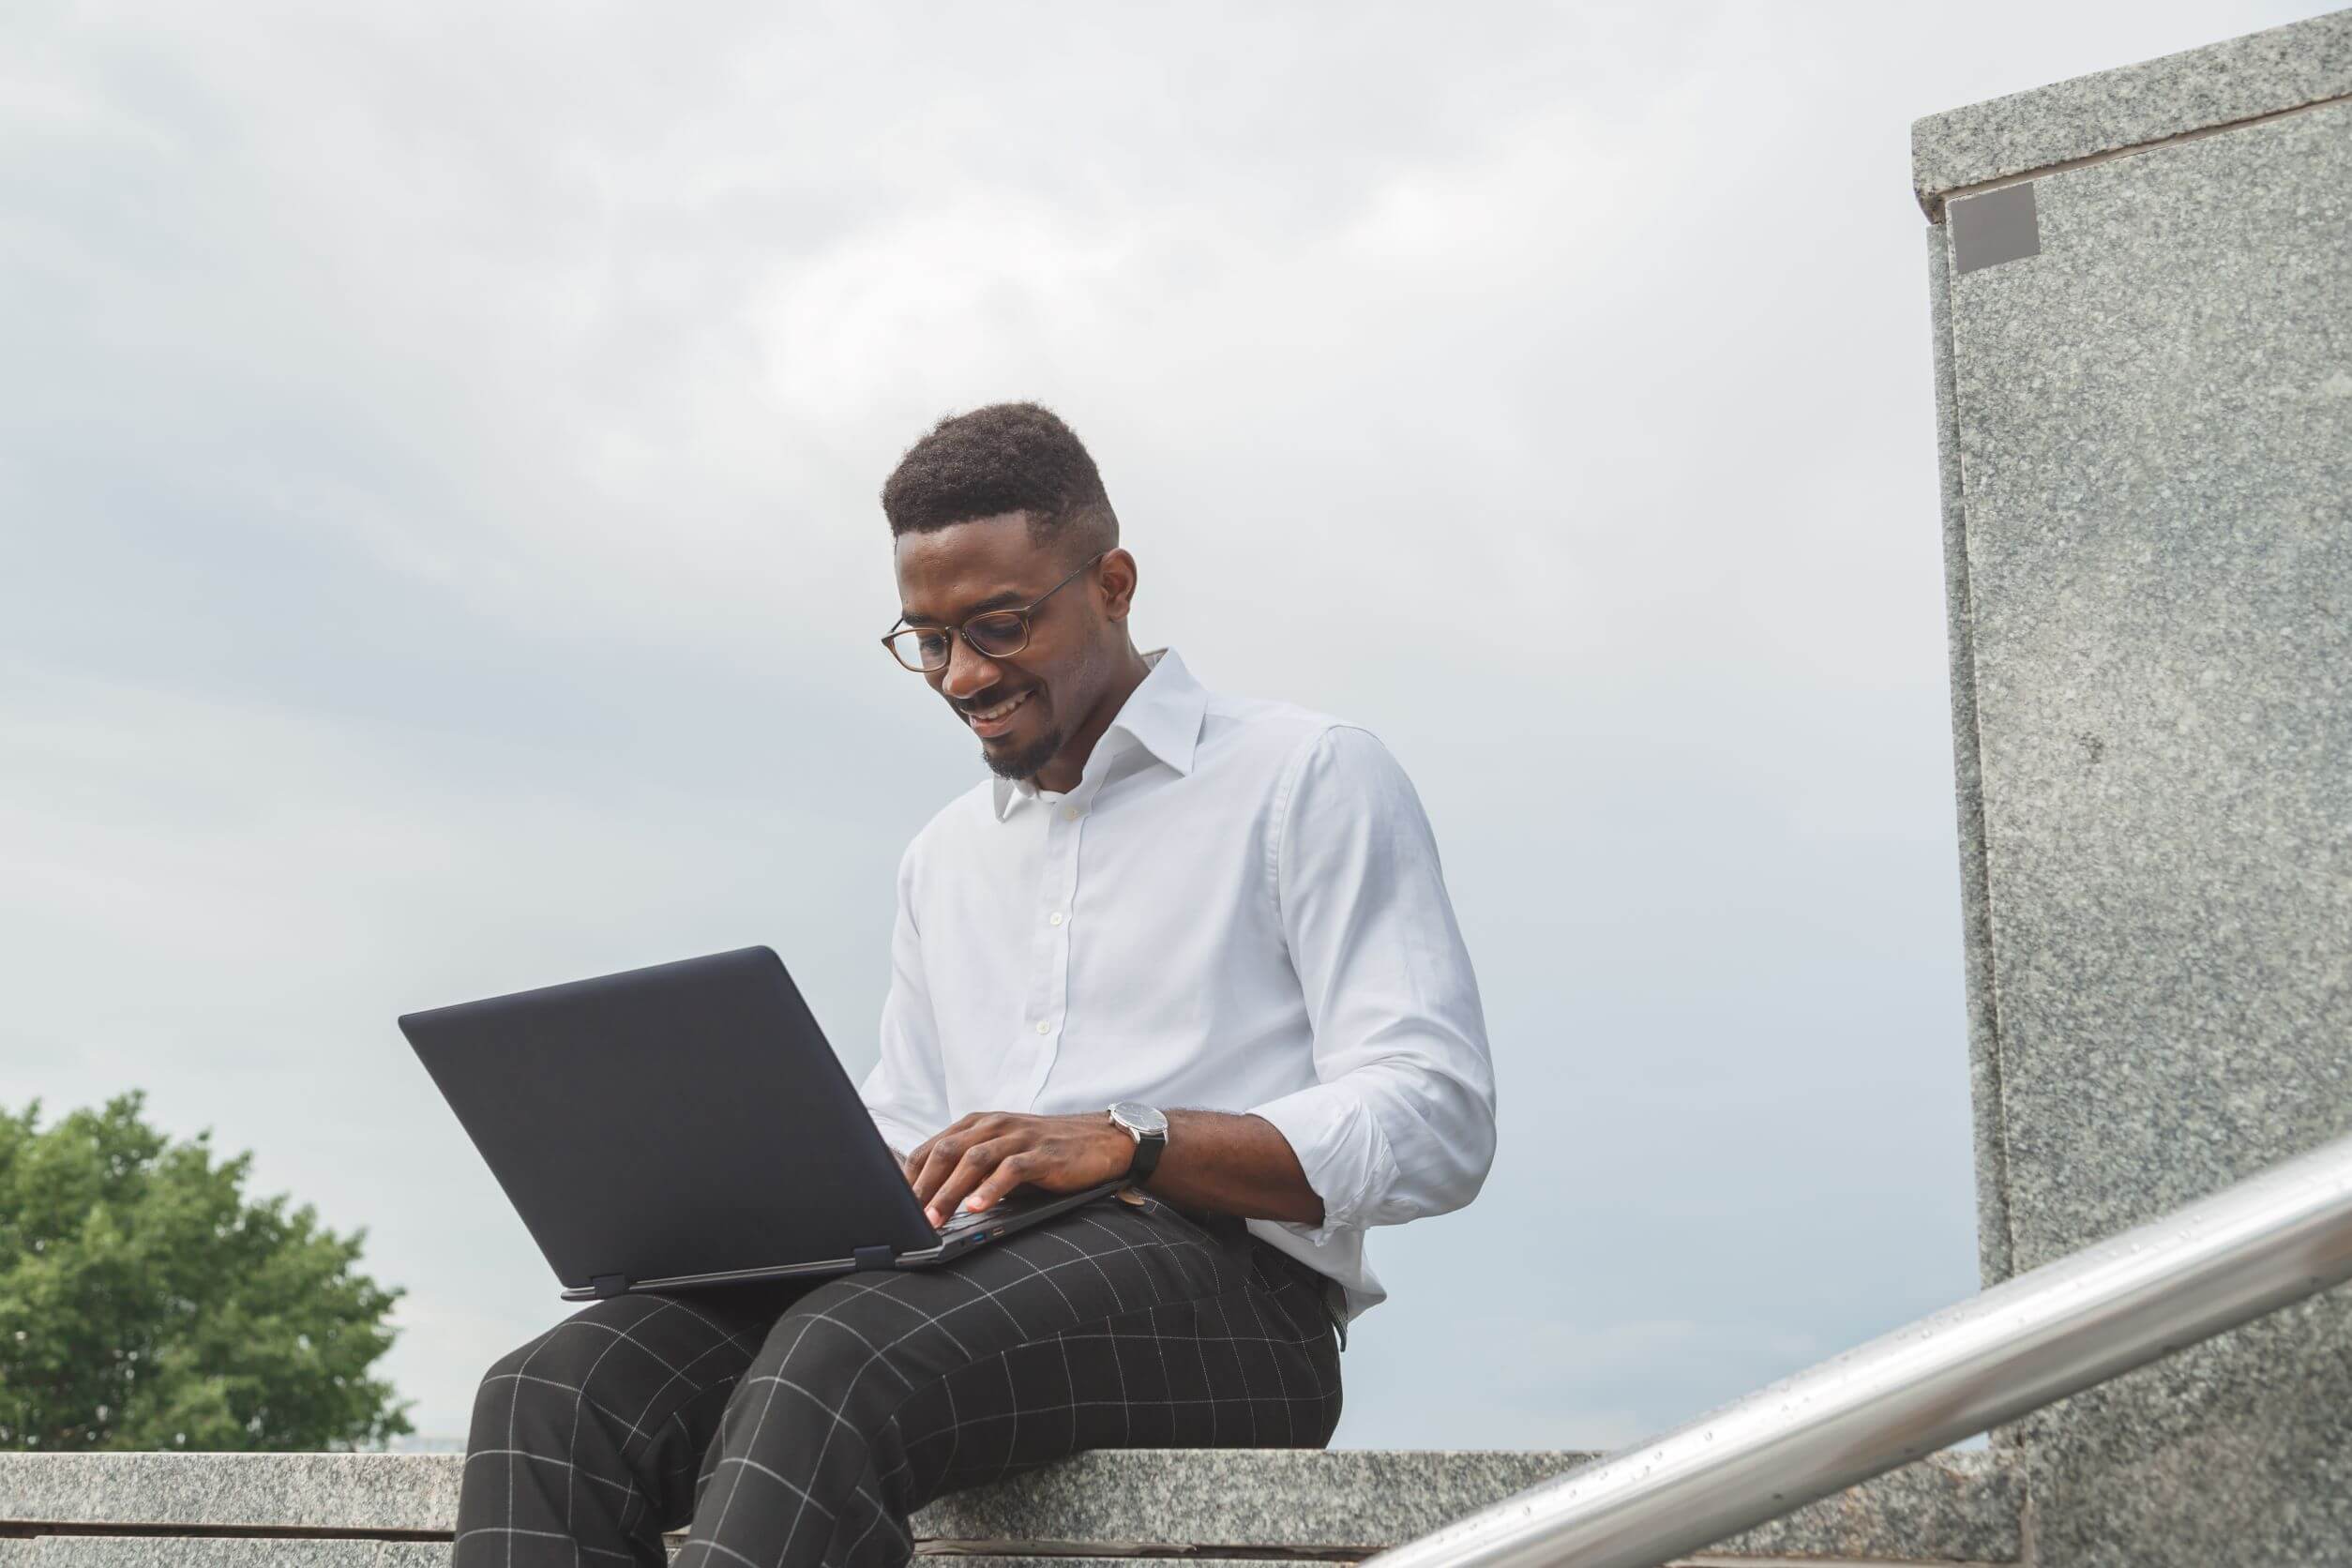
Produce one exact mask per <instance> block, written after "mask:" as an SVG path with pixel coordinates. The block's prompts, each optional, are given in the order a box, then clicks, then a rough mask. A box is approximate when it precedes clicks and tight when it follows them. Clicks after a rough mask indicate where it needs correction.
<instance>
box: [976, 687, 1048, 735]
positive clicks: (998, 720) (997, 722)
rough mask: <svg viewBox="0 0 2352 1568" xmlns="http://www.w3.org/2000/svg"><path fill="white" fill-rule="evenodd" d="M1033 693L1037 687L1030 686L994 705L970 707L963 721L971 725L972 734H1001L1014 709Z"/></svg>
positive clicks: (1010, 719) (1009, 721)
mask: <svg viewBox="0 0 2352 1568" xmlns="http://www.w3.org/2000/svg"><path fill="white" fill-rule="evenodd" d="M1035 695H1037V688H1036V687H1034V686H1032V687H1030V688H1029V689H1028V690H1027V691H1024V692H1022V693H1021V694H1020V695H1019V696H1018V697H1011V698H1007V699H1005V700H1004V701H1002V702H999V703H997V704H996V705H995V706H994V707H990V708H972V709H970V710H968V711H966V712H965V714H964V722H965V723H967V724H969V725H971V726H972V732H973V733H974V734H977V735H982V736H987V735H1001V734H1003V732H1004V731H1005V728H1006V726H1007V725H1008V724H1010V723H1011V721H1012V717H1013V713H1014V710H1016V709H1018V707H1019V706H1020V705H1021V704H1022V703H1023V702H1026V701H1029V700H1030V699H1031V698H1032V697H1034V696H1035Z"/></svg>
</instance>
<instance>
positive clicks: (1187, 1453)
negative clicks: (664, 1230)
mask: <svg viewBox="0 0 2352 1568" xmlns="http://www.w3.org/2000/svg"><path fill="white" fill-rule="evenodd" d="M1592 1457H1593V1455H1589V1454H1576V1453H1544V1454H1526V1453H1509V1452H1464V1453H1437V1452H1386V1451H1373V1450H1360V1449H1347V1450H1339V1451H1336V1452H1331V1453H1319V1452H1314V1451H1310V1450H1300V1449H1274V1450H1246V1449H1207V1450H1202V1449H1181V1450H1180V1449H1125V1450H1104V1451H1100V1452H1097V1453H1093V1454H1084V1455H1078V1457H1077V1458H1075V1459H1072V1460H1070V1461H1068V1462H1066V1463H1063V1464H1060V1465H1055V1466H1052V1467H1050V1468H1048V1469H1047V1470H1038V1471H1035V1472H1033V1473H1031V1474H1028V1475H1024V1476H1019V1477H1017V1478H1015V1479H1013V1480H1010V1481H1005V1482H1002V1483H999V1484H997V1485H990V1486H983V1487H977V1488H975V1489H973V1490H972V1491H969V1492H963V1493H959V1494H957V1495H956V1496H953V1497H949V1498H944V1499H942V1500H940V1501H938V1502H936V1503H933V1504H932V1505H931V1506H930V1507H928V1508H926V1509H924V1510H923V1511H922V1512H920V1513H919V1514H917V1515H915V1519H914V1526H915V1533H916V1535H917V1537H918V1538H919V1539H920V1540H922V1541H923V1542H924V1543H926V1545H925V1548H924V1549H925V1550H926V1551H927V1552H930V1553H942V1554H944V1553H960V1554H964V1555H970V1556H974V1557H985V1558H988V1559H990V1560H996V1561H1002V1560H1008V1559H1015V1558H1024V1557H1030V1556H1051V1557H1054V1558H1056V1559H1057V1560H1064V1561H1065V1563H1066V1560H1067V1559H1069V1558H1072V1557H1080V1556H1095V1555H1100V1556H1106V1557H1108V1556H1118V1557H1133V1556H1138V1555H1146V1556H1179V1555H1187V1554H1191V1553H1196V1552H1200V1551H1204V1550H1205V1551H1206V1552H1207V1553H1209V1554H1211V1555H1215V1556H1218V1557H1221V1558H1226V1559H1242V1558H1257V1557H1262V1558H1264V1559H1266V1560H1289V1561H1296V1560H1300V1559H1303V1558H1304V1559H1327V1560H1353V1559H1355V1558H1359V1557H1362V1556H1364V1555H1367V1554H1369V1553H1370V1552H1373V1551H1376V1550H1379V1549H1380V1548H1383V1547H1386V1546H1390V1545H1396V1544H1397V1543H1399V1542H1402V1541H1407V1540H1410V1539H1411V1538H1412V1537H1414V1536H1416V1535H1419V1534H1421V1533H1423V1532H1425V1531H1426V1530H1432V1529H1435V1528H1436V1527H1437V1526H1439V1525H1440V1524H1443V1523H1444V1522H1446V1521H1447V1520H1449V1519H1453V1518H1455V1517H1458V1516H1460V1515H1463V1514H1466V1513H1468V1512H1470V1510H1472V1509H1475V1508H1479V1507H1483V1506H1484V1505H1485V1504H1486V1503H1489V1502H1493V1501H1496V1500H1500V1499H1501V1498H1504V1497H1507V1496H1509V1495H1510V1494H1511V1493H1513V1492H1515V1491H1518V1490H1520V1489H1521V1488H1523V1487H1526V1486H1530V1485H1534V1484H1535V1483H1537V1482H1539V1481H1543V1480H1546V1479H1548V1478H1550V1477H1552V1476H1555V1475H1559V1474H1561V1473H1563V1472H1564V1471H1567V1470H1573V1469H1575V1468H1576V1467H1577V1466H1578V1465H1581V1464H1584V1463H1586V1462H1587V1461H1589V1460H1590V1459H1591V1458H1592ZM463 1464H464V1461H463V1460H462V1459H461V1458H460V1457H459V1456H458V1455H439V1454H430V1455H407V1454H88V1455H26V1454H0V1533H4V1534H5V1535H7V1536H11V1537H15V1538H16V1539H13V1540H0V1547H7V1548H12V1549H11V1550H8V1551H5V1552H0V1568H212V1565H213V1564H215V1563H216V1562H217V1563H218V1565H219V1568H232V1564H233V1563H234V1568H261V1565H262V1564H264V1563H266V1564H267V1565H268V1568H430V1564H429V1563H428V1559H429V1558H430V1562H431V1563H438V1562H440V1561H442V1560H445V1558H446V1556H447V1552H448V1545H447V1541H448V1537H449V1535H450V1534H451V1532H452V1531H453V1530H454V1529H455V1523H456V1518H457V1499H458V1482H459V1478H460V1474H461V1472H462V1467H463ZM2020 1500H2021V1490H2020V1486H2019V1484H2018V1481H2017V1478H2016V1476H2015V1474H2014V1473H2013V1470H2011V1469H2010V1468H2009V1466H2008V1465H2007V1464H2006V1463H2005V1462H2004V1461H2003V1460H2001V1459H2000V1458H1999V1457H1998V1456H1997V1455H1995V1454H1992V1453H1988V1452H1976V1453H1952V1454H1941V1455H1934V1456H1932V1457H1930V1458H1928V1459H1924V1460H1922V1461H1921V1462H1920V1463H1918V1464H1915V1465H1911V1466H1908V1467H1907V1468H1905V1469H1903V1470H1897V1471H1895V1472H1894V1473H1892V1474H1891V1475H1886V1476H1881V1477H1880V1478H1878V1479H1877V1480H1876V1481H1873V1482H1868V1483H1865V1484H1864V1485H1861V1486H1857V1487H1855V1488H1853V1489H1852V1490H1851V1491H1848V1492H1845V1493H1842V1494H1840V1495H1839V1496H1837V1497H1834V1498H1830V1499H1827V1500H1823V1501H1821V1502H1817V1503H1815V1504H1813V1505H1812V1506H1810V1507H1808V1508H1804V1509H1801V1510H1799V1511H1798V1512H1797V1513H1795V1514H1793V1515H1789V1516H1788V1517H1787V1518H1786V1519H1782V1520H1779V1521H1777V1522H1775V1523H1773V1524H1771V1525H1767V1526H1764V1527H1763V1528H1761V1529H1759V1530H1751V1531H1749V1532H1748V1533H1747V1534H1745V1535H1742V1536H1740V1537H1737V1538H1736V1539H1734V1540H1732V1541H1728V1542H1726V1543H1724V1544H1723V1545H1722V1546H1721V1547H1720V1548H1718V1550H1719V1551H1721V1552H1723V1553H1727V1554H1731V1555H1736V1556H1741V1557H1767V1558H1790V1557H1806V1558H1817V1559H1823V1558H1826V1559H1840V1560H1878V1561H1901V1562H1970V1563H1996V1562H2014V1561H2017V1560H2019V1558H2020V1556H2021V1545H2020V1541H2019V1530H2018V1519H2019V1513H2020ZM328 1535H332V1536H336V1537H340V1538H339V1539H322V1538H321V1537H323V1536H328ZM256 1537H259V1539H257V1538H256ZM28 1545H30V1546H32V1547H35V1548H37V1549H34V1550H32V1551H31V1552H30V1553H29V1554H28V1553H27V1552H26V1551H25V1550H24V1549H23V1548H26V1547H27V1546H28ZM17 1558H22V1559H23V1560H22V1561H18V1560H15V1559H17ZM975 1568H976V1565H975Z"/></svg>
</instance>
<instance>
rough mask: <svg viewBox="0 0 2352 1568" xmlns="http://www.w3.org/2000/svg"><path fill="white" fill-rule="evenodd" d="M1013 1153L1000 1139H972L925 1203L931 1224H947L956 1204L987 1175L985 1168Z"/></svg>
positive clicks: (993, 1167) (995, 1164)
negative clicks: (977, 1141)
mask: <svg viewBox="0 0 2352 1568" xmlns="http://www.w3.org/2000/svg"><path fill="white" fill-rule="evenodd" d="M1010 1153H1014V1151H1013V1150H1012V1149H1010V1148H1009V1147H1007V1146H1006V1145H1005V1144H1004V1143H1003V1141H1002V1140H1001V1139H999V1140H990V1141H988V1142H985V1143H975V1144H973V1145H972V1147H971V1148H969V1149H967V1150H965V1151H964V1157H963V1158H962V1159H960V1160H957V1162H956V1168H955V1169H954V1170H952V1171H950V1172H949V1173H948V1176H947V1180H946V1181H944V1182H942V1183H941V1184H940V1186H939V1190H938V1191H936V1192H934V1193H932V1194H931V1196H930V1199H928V1201H927V1202H926V1203H925V1204H924V1208H925V1211H926V1212H927V1214H929V1215H930V1219H931V1223H932V1224H933V1225H934V1226H939V1225H944V1224H946V1223H947V1216H948V1215H950V1214H954V1213H955V1212H956V1205H957V1204H958V1203H961V1202H962V1201H963V1200H964V1199H965V1198H966V1197H967V1196H968V1195H970V1193H971V1192H972V1188H974V1187H976V1186H978V1185H979V1184H981V1183H982V1182H984V1181H986V1180H987V1179H988V1172H990V1171H992V1170H994V1169H995V1168H996V1167H997V1162H998V1161H999V1160H1002V1159H1003V1158H1004V1157H1005V1156H1006V1155H1008V1154H1010Z"/></svg>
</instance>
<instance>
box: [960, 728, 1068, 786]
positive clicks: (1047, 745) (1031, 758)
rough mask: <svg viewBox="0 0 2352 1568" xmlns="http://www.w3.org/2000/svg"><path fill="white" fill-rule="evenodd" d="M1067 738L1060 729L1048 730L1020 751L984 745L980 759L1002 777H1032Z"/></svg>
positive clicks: (990, 770)
mask: <svg viewBox="0 0 2352 1568" xmlns="http://www.w3.org/2000/svg"><path fill="white" fill-rule="evenodd" d="M1067 738H1068V737H1067V736H1065V735H1063V733H1062V731H1059V730H1048V731H1046V732H1045V733H1044V734H1042V735H1040V736H1038V737H1037V738H1036V739H1035V740H1033V741H1032V742H1030V743H1029V744H1028V745H1027V746H1022V747H1021V748H1020V749H1019V750H1018V751H998V750H992V749H990V748H989V747H988V746H982V747H981V748H980V760H981V761H984V762H986V763H988V771H989V772H990V773H993V774H995V775H996V776H998V777H1000V778H1013V779H1020V778H1031V777H1034V776H1036V773H1037V770H1038V769H1039V768H1042V767H1044V766H1045V765H1046V764H1047V763H1048V762H1050V761H1053V754H1054V753H1055V752H1057V751H1059V750H1061V749H1062V743H1063V741H1064V740H1066V739H1067Z"/></svg>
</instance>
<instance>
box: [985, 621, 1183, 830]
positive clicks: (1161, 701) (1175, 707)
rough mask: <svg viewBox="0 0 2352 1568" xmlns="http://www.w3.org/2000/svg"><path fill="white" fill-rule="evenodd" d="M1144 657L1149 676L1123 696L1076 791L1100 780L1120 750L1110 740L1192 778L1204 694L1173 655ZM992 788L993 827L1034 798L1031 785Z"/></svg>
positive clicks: (1006, 783) (1016, 782) (1167, 651)
mask: <svg viewBox="0 0 2352 1568" xmlns="http://www.w3.org/2000/svg"><path fill="white" fill-rule="evenodd" d="M1144 658H1145V659H1146V660H1147V661H1149V663H1150V664H1151V666H1152V672H1151V673H1150V674H1148V675H1146V676H1144V677H1143V679H1142V681H1141V682H1140V683H1138V685H1137V686H1136V688H1135V689H1134V690H1133V691H1131V692H1129V693H1127V700H1126V701H1124V702H1123V703H1121V704H1120V707H1119V716H1118V717H1116V718H1114V719H1112V720H1111V721H1110V728H1109V729H1108V730H1106V731H1103V738H1102V739H1101V740H1099V741H1096V742H1095V743H1094V750H1093V755H1092V756H1090V757H1088V758H1087V759H1086V771H1085V774H1084V776H1082V777H1081V778H1080V780H1079V783H1078V788H1079V789H1081V790H1082V789H1084V788H1086V786H1087V784H1088V783H1089V782H1092V781H1093V780H1094V779H1097V778H1099V777H1101V776H1102V771H1103V769H1104V768H1105V767H1107V766H1108V764H1109V763H1110V762H1111V761H1113V760H1115V759H1116V758H1117V756H1118V755H1119V753H1120V752H1121V751H1122V750H1123V749H1124V747H1123V746H1118V745H1114V744H1113V742H1112V739H1111V737H1112V736H1114V735H1117V736H1123V737H1124V739H1125V740H1126V741H1127V742H1129V743H1131V744H1133V745H1137V746H1142V747H1143V748H1144V749H1145V750H1146V751H1149V752H1150V753H1151V754H1152V755H1153V756H1154V757H1156V758H1158V759H1159V760H1160V761H1163V762H1166V763H1167V764H1168V766H1169V767H1171V768H1174V769H1175V770H1176V771H1177V772H1178V773H1182V774H1189V773H1190V772H1192V761H1193V753H1194V751H1195V750H1196V749H1197V748H1198V746H1199V742H1200V719H1201V716H1202V715H1203V714H1205V713H1207V712H1208V709H1209V693H1208V691H1207V689H1206V688H1204V687H1203V686H1201V684H1200V683H1199V681H1196V680H1194V679H1193V678H1192V671H1189V670H1187V669H1185V668H1184V660H1183V659H1181V658H1179V657H1177V656H1176V650H1175V649H1173V648H1155V649H1153V651H1152V652H1150V653H1148V654H1146V655H1144ZM991 783H992V784H993V785H994V788H995V803H996V819H997V821H998V822H1003V820H1004V819H1005V818H1006V817H1008V816H1010V815H1012V811H1013V803H1014V802H1016V801H1019V800H1031V799H1034V798H1035V796H1036V794H1037V784H1036V781H1035V780H1034V779H1029V778H1003V777H998V778H995V779H993V780H991Z"/></svg>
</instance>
